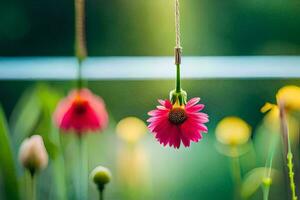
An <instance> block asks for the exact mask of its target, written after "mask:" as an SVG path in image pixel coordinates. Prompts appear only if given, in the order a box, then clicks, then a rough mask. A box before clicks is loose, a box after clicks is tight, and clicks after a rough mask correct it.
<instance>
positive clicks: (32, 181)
mask: <svg viewBox="0 0 300 200" xmlns="http://www.w3.org/2000/svg"><path fill="white" fill-rule="evenodd" d="M31 189H32V200H36V175H34V174H32V176H31Z"/></svg>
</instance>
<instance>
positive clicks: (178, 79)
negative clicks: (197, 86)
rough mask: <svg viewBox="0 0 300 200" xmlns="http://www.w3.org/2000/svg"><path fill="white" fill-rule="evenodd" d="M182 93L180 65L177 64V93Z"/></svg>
mask: <svg viewBox="0 0 300 200" xmlns="http://www.w3.org/2000/svg"><path fill="white" fill-rule="evenodd" d="M180 91H181V80H180V64H176V92H177V93H179V92H180Z"/></svg>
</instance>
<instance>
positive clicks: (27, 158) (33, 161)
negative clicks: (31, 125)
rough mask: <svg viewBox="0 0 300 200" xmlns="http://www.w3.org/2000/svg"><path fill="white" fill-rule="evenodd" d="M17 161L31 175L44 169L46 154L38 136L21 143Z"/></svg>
mask: <svg viewBox="0 0 300 200" xmlns="http://www.w3.org/2000/svg"><path fill="white" fill-rule="evenodd" d="M19 161H20V163H21V164H22V165H23V167H25V168H26V169H28V170H29V171H30V172H31V173H35V172H36V171H39V170H42V169H44V168H46V166H47V165H48V154H47V151H46V148H45V146H44V142H43V138H42V137H41V136H40V135H33V136H31V137H30V138H27V139H25V140H24V141H23V142H22V144H21V147H20V150H19Z"/></svg>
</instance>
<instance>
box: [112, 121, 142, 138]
mask: <svg viewBox="0 0 300 200" xmlns="http://www.w3.org/2000/svg"><path fill="white" fill-rule="evenodd" d="M116 132H117V134H118V136H119V137H120V138H121V139H123V140H124V141H126V142H128V143H136V142H138V141H139V140H140V138H141V137H142V136H143V135H145V134H146V132H147V126H146V125H145V123H144V122H143V121H142V120H140V119H139V118H136V117H126V118H124V119H122V120H121V121H120V122H119V123H118V125H117V127H116Z"/></svg>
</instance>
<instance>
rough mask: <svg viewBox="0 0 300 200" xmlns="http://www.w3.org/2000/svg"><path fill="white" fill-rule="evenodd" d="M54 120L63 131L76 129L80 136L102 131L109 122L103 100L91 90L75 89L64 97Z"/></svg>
mask: <svg viewBox="0 0 300 200" xmlns="http://www.w3.org/2000/svg"><path fill="white" fill-rule="evenodd" d="M54 121H55V123H56V124H57V126H58V127H59V128H60V129H62V130H63V131H74V132H75V133H76V134H78V135H79V136H80V135H82V134H84V133H86V132H88V131H93V132H95V131H101V130H103V129H104V128H106V126H107V124H108V114H107V112H106V109H105V104H104V102H103V100H102V99H101V98H100V97H98V96H96V95H94V94H93V93H92V92H91V91H90V90H88V89H86V88H83V89H80V90H73V91H71V92H70V94H69V95H68V97H66V98H65V99H63V100H62V101H61V102H60V103H59V104H58V106H57V108H56V111H55V113H54Z"/></svg>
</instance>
